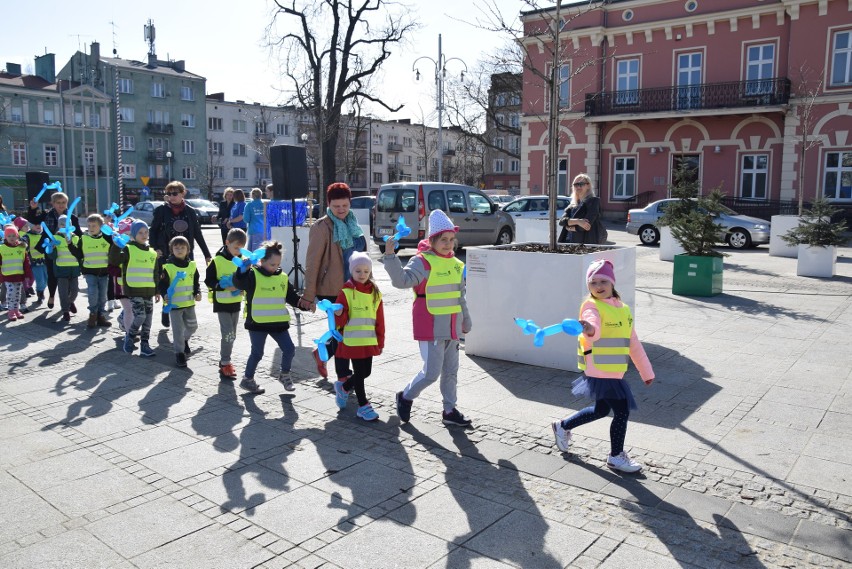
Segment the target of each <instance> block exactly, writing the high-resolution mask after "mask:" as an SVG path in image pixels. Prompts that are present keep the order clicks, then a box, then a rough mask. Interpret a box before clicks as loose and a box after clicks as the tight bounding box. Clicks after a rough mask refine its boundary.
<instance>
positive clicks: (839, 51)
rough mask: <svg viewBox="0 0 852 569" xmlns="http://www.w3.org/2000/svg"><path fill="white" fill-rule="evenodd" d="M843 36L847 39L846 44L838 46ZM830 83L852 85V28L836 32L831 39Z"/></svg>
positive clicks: (841, 85) (844, 85) (843, 85)
mask: <svg viewBox="0 0 852 569" xmlns="http://www.w3.org/2000/svg"><path fill="white" fill-rule="evenodd" d="M841 38H843V39H844V40H845V43H846V45H845V46H843V47H838V43H839V42H840V39H841ZM830 85H831V86H832V87H846V86H849V85H852V30H843V31H838V32H835V33H834V37H833V38H832V41H831V82H830Z"/></svg>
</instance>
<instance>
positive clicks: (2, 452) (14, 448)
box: [0, 430, 73, 467]
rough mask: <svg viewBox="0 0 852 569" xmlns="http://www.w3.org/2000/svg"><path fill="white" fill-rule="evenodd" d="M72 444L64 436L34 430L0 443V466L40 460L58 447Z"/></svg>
mask: <svg viewBox="0 0 852 569" xmlns="http://www.w3.org/2000/svg"><path fill="white" fill-rule="evenodd" d="M70 446H73V443H72V442H71V441H69V440H68V439H66V438H65V437H63V436H61V435H58V434H57V433H55V432H53V431H52V430H51V431H34V432H32V433H27V434H26V435H18V436H16V437H15V438H14V439H7V440H4V441H3V442H2V443H0V466H3V467H8V466H11V465H17V464H22V463H25V462H32V461H37V460H42V459H43V458H46V457H47V456H48V455H50V454H51V453H53V452H55V451H58V450H59V449H64V448H68V447H70Z"/></svg>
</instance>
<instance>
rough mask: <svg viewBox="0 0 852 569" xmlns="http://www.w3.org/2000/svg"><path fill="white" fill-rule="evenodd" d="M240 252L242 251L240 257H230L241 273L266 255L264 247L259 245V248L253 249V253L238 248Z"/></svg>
mask: <svg viewBox="0 0 852 569" xmlns="http://www.w3.org/2000/svg"><path fill="white" fill-rule="evenodd" d="M240 253H242V257H234V258H233V259H231V262H232V263H233V264H234V265H236V266H237V268H238V269H239V270H240V272H241V273H244V272H246V271H247V270H248V269H249V267H251V266H252V265H255V264H257V262H258V261H260V260H261V259H263V257H264V256H265V255H266V249H264V248H263V247H261V248H260V249H255V251H254V252H253V253H252V252H251V251H249V250H248V249H240Z"/></svg>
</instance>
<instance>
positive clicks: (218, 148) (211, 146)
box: [207, 140, 225, 156]
mask: <svg viewBox="0 0 852 569" xmlns="http://www.w3.org/2000/svg"><path fill="white" fill-rule="evenodd" d="M207 152H209V153H210V155H211V156H223V155H224V154H225V143H224V142H218V141H216V140H208V141H207Z"/></svg>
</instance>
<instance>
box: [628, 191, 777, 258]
mask: <svg viewBox="0 0 852 569" xmlns="http://www.w3.org/2000/svg"><path fill="white" fill-rule="evenodd" d="M674 201H676V199H674V198H669V199H664V200H658V201H655V202H653V203H650V204H648V205H647V206H646V207H644V208H642V209H631V210H630V211H628V212H627V232H628V233H630V234H632V235H638V236H639V240H640V241H641V242H642V243H643V244H645V245H653V244H655V243H657V242H659V241H660V230H659V229H658V228H657V220H658V219H659V218H660V216H661V215H663V212H664V211H665V209H666V207H667V206H668V205H669V204H670V203H672V202H674ZM716 223H718V224H719V225H721V226H722V227H724V228H725V234H724V235H720V236H719V241H724V242H725V243H727V244H728V246H730V247H731V248H732V249H746V248H748V247H751V246H752V245H764V244H766V243H769V222H768V221H766V220H765V219H760V218H759V217H751V216H748V215H740V214H738V213H737V212H735V211H734V210H732V209H731V208H729V207H726V206H722V213H721V214H719V216H718V219H716Z"/></svg>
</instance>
